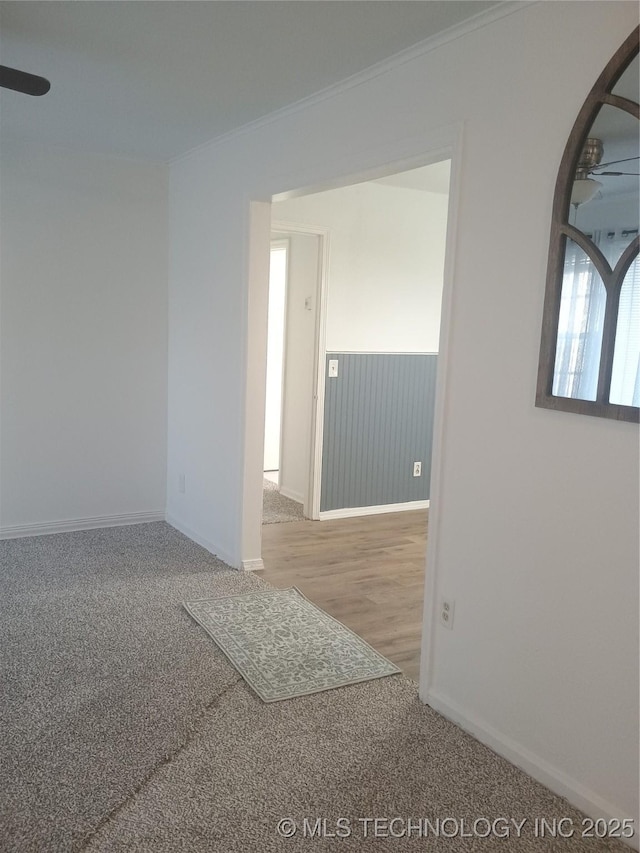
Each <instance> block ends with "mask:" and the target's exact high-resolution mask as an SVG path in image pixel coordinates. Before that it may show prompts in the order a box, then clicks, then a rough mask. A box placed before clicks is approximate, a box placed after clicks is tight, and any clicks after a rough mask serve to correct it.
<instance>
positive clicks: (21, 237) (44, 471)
mask: <svg viewBox="0 0 640 853" xmlns="http://www.w3.org/2000/svg"><path fill="white" fill-rule="evenodd" d="M1 155H2V161H1V176H2V196H1V215H2V221H1V226H2V279H1V284H2V291H1V299H2V302H1V307H2V411H1V417H2V421H1V432H0V442H1V447H0V453H1V457H0V463H1V468H0V488H1V503H0V512H1V516H0V525H1V526H2V533H3V534H5V535H7V534H15V533H16V532H22V533H28V532H46V531H47V530H48V529H55V528H56V527H58V528H60V524H59V523H60V522H66V523H67V524H66V526H67V527H78V526H79V527H82V526H86V524H87V521H86V520H87V519H94V520H98V521H99V520H100V519H102V520H103V521H104V520H105V518H106V520H107V521H108V522H115V521H118V520H141V519H143V518H144V517H146V516H147V515H149V514H159V516H160V517H161V516H162V514H163V512H164V504H165V471H166V384H167V379H166V371H167V318H166V313H167V177H168V170H167V169H166V167H164V166H158V165H150V164H142V163H136V162H130V161H125V160H117V159H106V158H101V157H92V156H77V155H72V154H70V153H67V152H65V151H42V150H40V151H39V150H37V149H24V148H23V149H20V150H16V149H15V148H13V147H12V146H10V145H9V144H3V146H2V149H1ZM114 517H124V518H114ZM47 525H53V528H48V527H47ZM64 527H65V525H64V524H63V525H62V529H64Z"/></svg>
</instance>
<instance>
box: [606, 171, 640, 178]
mask: <svg viewBox="0 0 640 853" xmlns="http://www.w3.org/2000/svg"><path fill="white" fill-rule="evenodd" d="M598 175H610V176H611V175H613V176H614V177H616V178H617V177H620V175H633V176H634V177H636V178H637V177H640V172H598Z"/></svg>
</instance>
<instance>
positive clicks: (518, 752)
mask: <svg viewBox="0 0 640 853" xmlns="http://www.w3.org/2000/svg"><path fill="white" fill-rule="evenodd" d="M424 701H425V702H426V704H427V705H429V706H430V707H431V708H433V709H434V711H438V713H439V714H442V715H443V716H444V717H446V718H447V719H449V720H451V721H452V722H454V723H456V725H458V726H460V728H461V729H464V730H465V731H466V732H469V734H472V735H473V736H474V737H475V738H476V739H477V740H479V741H480V742H481V743H483V744H485V746H488V747H490V748H491V749H492V750H493V751H494V752H497V753H498V755H502V756H503V757H504V758H506V759H507V761H510V762H511V763H512V764H515V765H516V767H519V768H520V769H521V770H524V772H525V773H528V774H529V776H532V777H533V778H534V779H537V780H538V782H541V783H542V784H543V785H545V786H546V787H547V788H549V789H550V790H551V791H553V792H554V793H555V794H559V795H560V796H561V797H564V798H565V799H566V800H568V802H570V803H571V805H573V806H575V807H576V808H578V809H580V810H581V811H583V812H584V813H585V814H586V815H588V816H589V817H591V818H593V819H594V820H595V819H597V818H604V819H605V820H611V819H621V820H622V819H624V818H629V819H630V820H633V822H634V823H633V825H634V827H635V834H634V836H633V838H629V839H625V838H623V839H621V840H622V841H625V842H626V843H627V844H628V845H629V846H630V847H631V848H633V849H634V850H639V849H640V846H639V836H638V828H637V827H638V818H637V816H635V817H633V818H631V817H630V816H629V815H623V814H621V809H620V808H618V807H616V806H614V805H613V804H612V803H609V802H607V800H605V799H603V798H602V797H601V796H600V795H599V794H596V792H595V791H592V790H590V789H589V788H587V787H586V786H585V785H582V784H581V783H580V782H578V781H577V779H573V778H572V777H571V776H568V775H567V774H566V773H563V772H562V770H559V769H558V768H557V767H554V766H553V765H552V764H549V762H548V761H545V759H544V758H541V757H540V756H538V755H536V754H535V753H533V752H531V751H530V750H528V749H526V748H525V747H524V746H522V745H521V744H519V743H517V742H516V741H514V740H512V739H511V738H509V737H507V736H506V735H504V734H502V733H501V732H499V731H498V730H497V729H494V728H493V727H492V726H490V725H488V724H487V723H486V722H484V721H483V720H480V719H479V718H478V717H475V716H473V715H472V714H467V713H466V712H465V711H464V710H463V709H462V708H461V707H460V706H459V705H457V704H456V703H455V702H453V701H452V700H450V699H449V698H448V697H446V696H444V695H443V694H441V693H438V692H437V691H436V690H429V691H427V695H426V699H424Z"/></svg>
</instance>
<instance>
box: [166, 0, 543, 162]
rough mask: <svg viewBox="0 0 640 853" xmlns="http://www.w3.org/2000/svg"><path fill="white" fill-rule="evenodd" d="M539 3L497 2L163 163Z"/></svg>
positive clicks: (532, 0) (530, 0)
mask: <svg viewBox="0 0 640 853" xmlns="http://www.w3.org/2000/svg"><path fill="white" fill-rule="evenodd" d="M539 2H541V0H506V2H503V3H501V4H500V5H499V6H495V7H493V8H491V9H487V10H486V11H484V12H479V13H478V14H477V15H473V17H471V18H467V19H466V20H465V21H462V22H461V23H459V24H455V25H454V26H452V27H449V28H448V29H446V30H443V31H442V32H440V33H437V35H434V36H431V37H430V38H427V39H425V40H424V41H421V42H418V44H414V45H412V47H408V48H406V49H405V50H402V51H400V52H399V53H394V54H393V56H390V57H388V58H387V59H383V60H380V62H376V63H375V64H374V65H370V66H369V67H368V68H365V69H364V70H363V71H358V72H357V73H356V74H352V75H351V76H350V77H346V78H345V79H344V80H341V81H340V82H339V83H334V84H332V85H331V86H327V87H326V88H324V89H321V90H320V91H319V92H315V93H314V94H313V95H308V96H307V97H306V98H301V99H300V100H299V101H294V103H292V104H288V105H287V106H285V107H281V108H280V109H278V110H274V111H273V112H270V113H268V114H267V115H265V116H261V117H260V118H258V119H255V120H254V121H250V122H248V123H247V124H243V125H241V126H240V127H236V128H234V129H233V130H230V131H228V132H227V133H223V134H221V135H220V136H216V137H215V138H214V139H210V140H208V141H207V142H203V143H201V144H200V145H197V146H195V147H194V148H191V149H189V150H188V151H185V152H184V153H183V154H178V155H177V156H176V157H172V158H170V159H169V160H167V163H168V165H169V166H172V165H174V164H176V163H179V162H181V161H182V160H188V159H189V158H190V157H194V156H196V155H197V154H200V153H202V152H204V151H207V150H211V149H214V148H217V147H218V146H220V145H223V144H225V143H226V142H230V141H232V140H234V139H237V138H238V137H240V136H244V135H246V134H248V133H253V132H255V131H256V130H259V129H261V128H263V127H267V126H268V125H270V124H274V123H276V122H278V121H281V120H282V119H284V118H287V117H288V116H291V115H295V114H296V113H299V112H303V111H304V110H307V109H309V108H310V107H313V106H315V105H316V104H320V103H322V102H323V101H326V100H329V99H331V98H335V97H336V96H338V95H340V94H342V93H344V92H347V91H349V90H350V89H354V88H356V87H357V86H361V85H362V84H364V83H368V82H369V81H370V80H374V79H375V78H376V77H380V76H382V75H383V74H388V73H389V72H390V71H394V70H395V69H396V68H400V67H401V66H402V65H405V64H406V63H408V62H412V61H413V60H415V59H417V58H418V57H421V56H424V55H425V54H427V53H430V52H431V51H432V50H436V49H437V48H439V47H442V46H443V45H445V44H449V43H450V42H453V41H456V40H457V39H460V38H463V37H464V36H466V35H469V34H470V33H472V32H475V31H476V30H480V29H483V28H484V27H487V26H490V25H491V24H493V23H495V22H496V21H499V20H501V19H502V18H506V17H507V16H509V15H512V14H513V13H514V12H519V11H522V9H525V8H527V7H528V6H533V5H536V4H538V3H539Z"/></svg>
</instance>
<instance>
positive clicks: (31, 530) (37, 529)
mask: <svg viewBox="0 0 640 853" xmlns="http://www.w3.org/2000/svg"><path fill="white" fill-rule="evenodd" d="M152 521H164V512H129V513H124V514H123V515H97V516H92V517H89V518H69V519H65V520H64V521H45V522H41V523H39V524H13V525H8V526H7V527H0V539H18V538H21V537H23V536H47V535H49V534H51V533H72V532H73V531H75V530H95V529H96V528H99V527H125V526H127V525H130V524H148V523H149V522H152Z"/></svg>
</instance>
